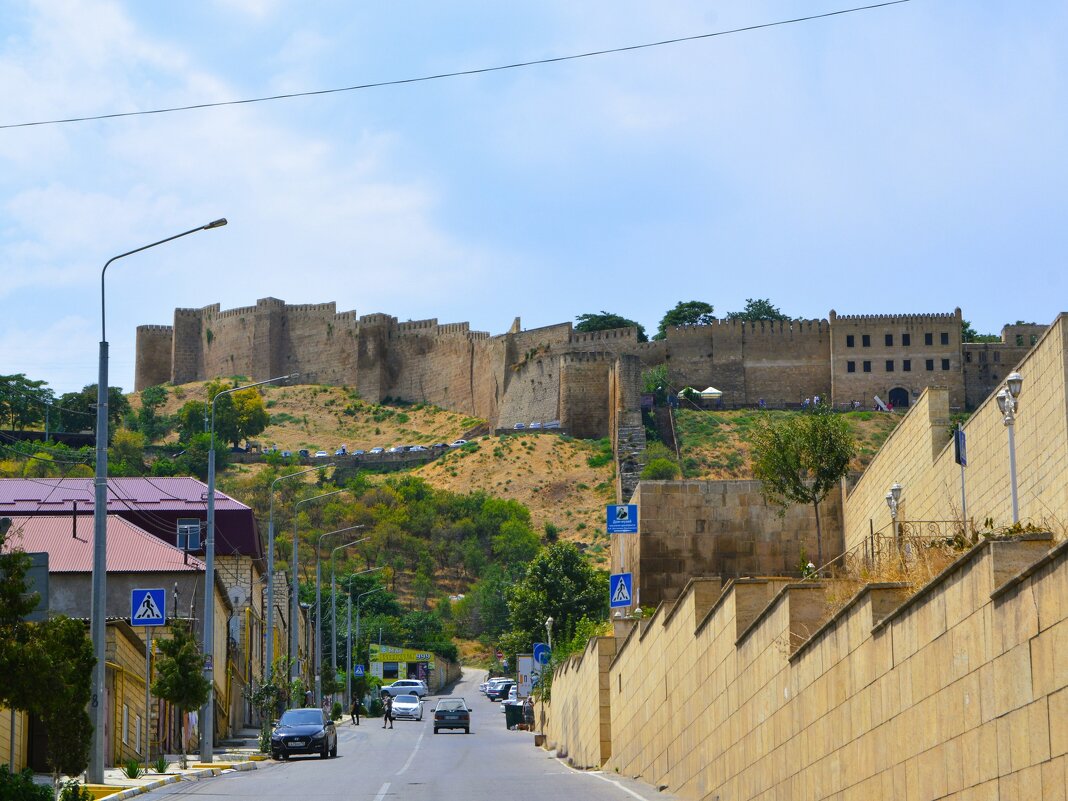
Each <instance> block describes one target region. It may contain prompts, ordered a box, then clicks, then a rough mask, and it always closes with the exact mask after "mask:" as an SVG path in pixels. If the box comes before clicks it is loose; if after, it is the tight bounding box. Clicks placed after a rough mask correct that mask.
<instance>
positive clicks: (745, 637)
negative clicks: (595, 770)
mask: <svg viewBox="0 0 1068 801" xmlns="http://www.w3.org/2000/svg"><path fill="white" fill-rule="evenodd" d="M1048 542H1049V541H1048V540H1046V541H1045V543H1043V542H1042V541H1039V540H1034V541H1003V542H997V541H993V542H985V543H983V544H981V545H979V546H977V547H975V548H973V549H972V550H971V551H970V552H968V553H967V554H966V555H964V556H963V557H962V558H961V559H959V560H958V561H957V562H956V563H954V564H953V565H951V566H950V567H949V568H948V569H947V570H946V571H944V572H943V573H942V574H940V575H939V576H938V577H936V578H935V580H934V581H933V582H931V584H929V585H928V586H927V587H926V588H924V589H923V590H921V591H920V592H919V593H917V594H916V595H914V596H912V597H911V598H909V599H907V600H904V587H903V586H902V585H898V584H877V585H869V586H867V587H864V588H862V589H861V591H860V592H858V593H857V594H856V595H855V596H854V597H853V598H852V599H850V600H849V601H848V602H847V603H846V604H845V606H844V607H842V608H840V609H839V610H838V611H837V612H835V613H834V614H833V615H832V614H831V612H832V609H831V607H830V606H829V605H827V604H826V602H825V601H826V594H827V591H828V589H829V588H827V587H824V586H821V584H818V583H804V584H788V585H786V586H785V587H783V588H782V589H781V590H779V592H778V593H777V594H776V595H775V596H774V597H773V599H772V600H771V601H770V603H769V602H768V601H767V595H768V590H769V589H773V588H774V587H775V586H776V584H775V582H765V581H760V580H753V579H750V580H739V581H736V582H732V583H731V584H730V585H728V587H727V588H726V590H725V591H724V593H723V594H722V595H721V596H720V597H719V599H718V600H717V601H716V602H714V603H713V605H712V606H711V608H710V609H709V607H708V605H707V599H705V598H702V597H701V595H700V594H699V591H698V589H699V587H700V586H701V582H700V581H694V582H693V583H692V584H691V585H690V586H689V587H688V588H687V591H686V592H685V594H684V595H683V596H682V597H681V598H680V599H679V601H678V602H677V603H675V604H669V605H665V606H663V607H661V608H660V609H658V610H657V612H656V614H655V615H654V616H653V617H652V618H651V619H649V620H648V621H642V622H641V623H639V625H638V628H635V629H634V630H632V631H631V633H630V634H629V636H627V638H626V639H625V640H623V641H621V642H620V643H619V644H618V645H617V649H616V650H617V653H616V657H615V660H614V661H613V662H612V664H611V666H610V667H609V669H608V671H607V675H605V674H603V673H601V672H600V671H598V675H597V676H596V677H594V676H592V675H591V674H593V672H594V671H593V670H592V665H586V664H583V663H585V662H586V661H587V659H590V658H591V652H590V651H589V650H587V652H585V653H584V654H583V655H582V657H581V662H582V663H580V664H570V663H569V665H568V670H567V671H566V672H565V671H564V670H563V669H559V670H557V671H556V673H555V674H554V677H553V701H552V703H551V704H550V705H549V708H548V711H547V722H546V727H545V730H546V732H547V733H550V732H551V733H552V736H553V737H555V738H556V741H555V742H552V741H551V740H552V737H550V738H549V739H550V743H549V745H550V747H556V748H557V749H558V751H563V752H564V753H566V754H589V753H593V752H594V751H595V749H597V748H599V747H600V742H599V741H598V742H595V741H594V739H593V738H594V733H593V732H592V731H591V730H590V729H589V727H585V728H581V729H577V728H576V727H571V728H570V729H569V728H568V727H565V726H562V725H559V723H558V721H557V719H558V718H560V717H562V716H563V715H565V714H566V713H565V710H563V709H559V708H558V707H557V698H558V697H560V698H563V699H573V698H583V697H584V698H586V699H589V698H591V697H596V693H597V692H598V688H599V687H602V686H604V684H607V686H608V691H609V704H610V718H611V729H610V732H611V757H610V758H609V759H608V760H607V762H606V763H604V764H603V768H604V770H605V771H606V772H608V773H611V772H613V771H618V772H619V773H620V774H622V775H626V776H640V778H641V779H642V781H643V782H645V783H647V784H650V785H652V786H654V787H657V786H661V785H664V786H666V787H665V789H666V790H668V791H669V792H671V793H673V794H676V795H678V796H680V797H681V798H684V799H712V798H721V799H728V798H729V799H738V800H739V801H751V800H753V799H768V800H769V801H770V800H771V799H784V798H790V799H802V798H803V799H811V800H812V801H822V800H823V799H827V800H828V801H831V800H832V799H833V800H834V801H852V800H853V799H857V801H859V800H860V799H865V800H866V799H872V798H903V799H935V798H938V799H947V800H950V801H965V800H966V799H976V798H1049V799H1053V798H1063V797H1064V793H1065V788H1066V781H1068V774H1066V771H1068V727H1066V726H1065V724H1064V721H1065V720H1068V668H1066V667H1065V666H1064V664H1063V660H1059V659H1057V658H1056V656H1055V654H1056V653H1058V643H1059V642H1061V641H1062V640H1063V637H1065V636H1068V602H1066V600H1065V596H1064V593H1063V587H1064V586H1068V584H1066V583H1068V544H1062V545H1060V546H1059V547H1057V548H1054V549H1052V550H1050V551H1048V553H1045V555H1042V554H1043V551H1044V550H1045V548H1046V547H1048ZM778 586H782V585H778ZM574 661H578V659H577V658H576V659H575V660H574ZM591 661H592V660H591ZM606 679H607V681H605V680H606ZM571 714H574V713H571ZM579 737H582V738H584V739H583V741H581V742H580V741H578V739H577V738H579Z"/></svg>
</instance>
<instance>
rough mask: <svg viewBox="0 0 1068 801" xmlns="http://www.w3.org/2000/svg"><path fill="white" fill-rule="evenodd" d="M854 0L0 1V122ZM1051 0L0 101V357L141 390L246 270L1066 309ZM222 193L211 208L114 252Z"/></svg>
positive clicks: (552, 308) (343, 287)
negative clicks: (172, 346) (103, 367)
mask: <svg viewBox="0 0 1068 801" xmlns="http://www.w3.org/2000/svg"><path fill="white" fill-rule="evenodd" d="M862 4H863V3H861V2H857V1H856V0H778V1H774V2H773V1H771V0H767V1H765V0H712V2H707V1H706V2H689V1H688V0H678V1H677V2H672V3H647V2H632V0H611V2H609V0H585V1H584V2H582V3H575V2H571V1H567V2H564V1H561V2H555V1H554V0H542V2H530V1H529V0H515V1H514V2H507V3H504V2H496V3H492V2H485V1H483V2H477V1H473V2H467V1H466V0H452V2H449V3H442V2H418V1H416V0H413V1H412V2H402V3H351V2H341V1H338V2H334V1H333V0H321V2H316V3H296V2H283V1H282V0H199V2H188V3H144V2H132V1H131V2H109V1H108V0H99V1H97V2H88V1H87V0H38V1H26V0H0V101H2V102H0V126H11V125H17V124H20V123H28V122H38V121H47V120H54V119H62V118H70V117H80V116H95V115H103V114H114V113H125V112H135V111H146V110H153V109H159V108H164V107H170V106H183V105H192V104H202V103H216V102H221V101H231V100H242V99H247V98H257V97H263V96H268V95H276V94H285V93H298V92H308V91H316V90H323V89H334V88H339V87H346V86H353V85H357V84H366V83H376V82H383V81H395V80H401V79H407V78H418V77H422V76H427V75H435V74H440V73H445V72H454V71H464V70H473V69H479V68H486V67H495V66H500V65H506V64H512V63H516V62H520V61H530V60H538V59H547V58H556V57H560V56H568V55H574V54H580V53H586V52H590V51H597V50H604V49H611V48H620V47H627V46H631V45H639V44H644V43H650V42H658V41H663V40H667V39H676V38H682V37H693V36H700V35H703V34H711V33H715V32H719V31H727V30H731V29H735V28H742V27H748V26H754V25H762V24H766V23H772V22H777V21H780V20H787V19H792V18H797V17H802V16H809V15H814V14H822V13H826V12H831V11H836V10H841V9H846V8H851V7H854V6H859V5H862ZM1066 82H1068V5H1066V4H1065V3H1064V2H1063V0H1031V2H1028V3H1018V2H997V1H996V0H984V1H983V2H976V1H975V0H910V2H905V3H901V4H897V5H892V6H889V7H884V8H877V9H871V10H866V11H859V12H856V13H849V14H841V15H837V16H833V17H828V18H824V19H818V20H813V21H806V22H799V23H795V24H788V25H781V26H776V27H769V28H761V29H758V30H752V31H746V32H740V33H734V34H729V35H723V36H713V37H707V38H702V39H698V40H695V41H688V42H681V43H677V44H671V45H665V46H660V47H652V48H644V49H637V50H630V51H627V52H621V53H614V54H607V55H602V56H597V57H591V58H583V59H575V60H568V61H562V62H557V63H550V64H543V65H538V66H530V67H525V68H520V69H508V70H499V71H493V72H487V73H482V74H477V75H469V76H462V77H454V78H446V79H441V80H433V81H425V82H417V83H407V84H401V85H393V86H383V87H378V88H371V89H365V90H359V91H348V92H336V93H330V94H320V95H315V96H310V97H300V98H294V99H285V100H277V101H272V102H263V103H251V104H242V105H231V106H226V107H217V108H206V109H199V110H192V111H181V112H175V113H166V114H151V115H139V116H127V117H121V118H113V119H104V120H96V121H86V122H74V123H66V124H58V125H40V126H30V127H0V276H2V278H0V310H2V314H0V374H11V373H25V374H26V375H27V376H28V377H30V378H32V379H39V380H44V381H47V382H48V384H49V386H50V387H51V388H52V389H54V390H55V391H56V392H57V393H58V394H61V393H64V392H70V391H77V390H79V389H81V388H82V387H83V386H86V385H89V384H94V383H95V382H96V380H97V357H98V344H97V343H98V342H99V341H100V340H101V337H102V333H103V335H106V337H107V341H108V342H109V347H110V371H109V384H111V385H113V386H121V387H123V388H124V389H125V390H127V391H130V390H132V389H133V381H134V355H135V354H134V342H135V332H136V327H137V326H138V325H143V324H170V323H172V321H173V317H174V309H175V308H177V307H183V308H184V307H193V308H199V307H203V306H207V305H209V304H213V303H219V304H221V306H222V308H223V309H227V308H234V307H239V306H248V305H253V304H255V302H256V300H257V299H259V298H265V297H276V298H281V299H282V300H284V301H286V302H287V303H291V304H296V303H324V302H329V301H334V302H336V304H337V308H338V311H348V310H355V311H356V312H357V313H359V314H371V313H378V312H382V313H386V314H391V315H393V316H395V317H397V318H398V319H399V320H401V321H404V320H420V319H426V318H436V319H437V320H438V321H439V322H441V323H451V322H463V321H468V322H470V323H471V327H472V328H473V329H474V330H480V331H488V332H489V333H490V334H494V335H496V334H501V333H504V332H506V331H507V330H508V329H509V327H510V326H511V324H512V321H513V320H514V319H515V318H516V317H519V318H521V321H522V326H523V328H536V327H539V326H543V325H550V324H554V323H561V322H566V321H574V319H575V318H576V316H578V315H580V314H584V313H590V312H599V311H609V312H612V313H615V314H620V315H622V316H624V317H627V318H630V319H633V320H636V321H638V322H640V323H642V324H643V325H644V326H645V327H646V329H647V330H648V331H649V333H652V332H654V331H655V330H656V327H657V324H658V322H659V320H660V318H661V317H662V316H663V314H664V313H665V312H666V311H667V310H669V309H671V308H672V307H674V306H675V304H676V303H678V302H679V301H688V300H702V301H705V302H707V303H710V304H712V305H713V306H714V308H715V313H716V314H717V315H726V314H727V313H729V312H731V311H740V310H741V309H742V308H744V306H745V301H746V299H747V298H768V299H770V300H771V301H772V303H773V304H775V305H776V306H778V307H779V308H780V309H781V310H782V311H783V312H784V313H786V314H788V315H790V316H792V317H801V318H806V319H812V318H826V317H827V315H828V312H829V311H830V310H831V309H834V310H836V311H837V312H838V313H839V314H915V313H944V312H952V311H953V309H954V308H955V307H957V306H959V307H960V308H961V309H962V311H963V314H964V317H965V319H967V320H969V321H970V322H971V323H972V325H973V326H974V327H975V328H976V330H978V331H979V332H980V333H987V332H990V333H996V332H999V331H1000V329H1001V326H1002V325H1004V324H1005V323H1011V322H1014V321H1016V320H1024V321H1029V322H1030V321H1033V322H1040V323H1048V322H1051V321H1052V320H1053V319H1054V318H1055V317H1056V315H1057V314H1058V313H1059V312H1061V311H1065V310H1068V297H1066V295H1068V293H1066V289H1068V286H1066V283H1068V282H1066V279H1065V273H1066V272H1068V270H1066V259H1065V254H1066V251H1068V225H1066V210H1068V203H1066V200H1068V166H1066V165H1068V160H1066V144H1068V83H1066ZM218 217H226V218H227V219H228V220H229V225H227V226H226V227H224V228H219V229H215V230H210V231H202V232H198V233H196V234H192V235H190V236H186V237H183V238H181V239H178V240H175V241H173V242H169V243H167V244H164V245H160V246H158V247H154V248H152V249H150V250H147V251H144V252H141V253H137V254H134V255H131V256H128V257H125V258H123V259H120V260H118V261H115V262H113V263H112V264H111V266H110V267H108V269H107V272H106V276H105V280H104V287H105V289H104V296H105V308H106V318H105V321H104V331H103V332H102V330H101V329H102V320H101V271H102V269H103V267H104V265H105V263H107V261H108V260H109V259H111V258H112V257H113V256H116V255H118V254H120V253H125V252H127V251H130V250H134V249H135V248H138V247H141V246H143V245H146V244H149V243H151V242H155V241H157V240H160V239H163V238H166V237H169V236H172V235H174V234H177V233H181V232H183V231H186V230H188V229H191V228H195V227H197V226H199V225H203V224H205V223H207V222H209V221H211V220H214V219H216V218H218Z"/></svg>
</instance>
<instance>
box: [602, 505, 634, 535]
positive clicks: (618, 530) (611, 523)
mask: <svg viewBox="0 0 1068 801" xmlns="http://www.w3.org/2000/svg"><path fill="white" fill-rule="evenodd" d="M608 533H609V534H637V533H638V504H636V503H626V504H614V503H610V504H608Z"/></svg>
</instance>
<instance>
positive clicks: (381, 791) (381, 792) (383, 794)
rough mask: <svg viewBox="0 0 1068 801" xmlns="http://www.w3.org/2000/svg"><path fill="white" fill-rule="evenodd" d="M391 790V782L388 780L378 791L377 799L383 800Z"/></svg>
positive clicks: (377, 800)
mask: <svg viewBox="0 0 1068 801" xmlns="http://www.w3.org/2000/svg"><path fill="white" fill-rule="evenodd" d="M388 792H389V782H386V783H385V784H383V785H382V787H381V788H380V789H379V791H378V795H376V796H375V801H382V799H383V798H385V797H386V793H388Z"/></svg>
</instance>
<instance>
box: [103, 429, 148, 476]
mask: <svg viewBox="0 0 1068 801" xmlns="http://www.w3.org/2000/svg"><path fill="white" fill-rule="evenodd" d="M144 471H145V435H144V434H142V433H140V432H138V431H131V430H130V429H128V428H120V429H119V430H118V431H116V432H115V435H114V436H113V437H112V438H111V447H110V448H108V472H109V473H110V474H111V475H116V476H139V475H141V474H142V473H144Z"/></svg>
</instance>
